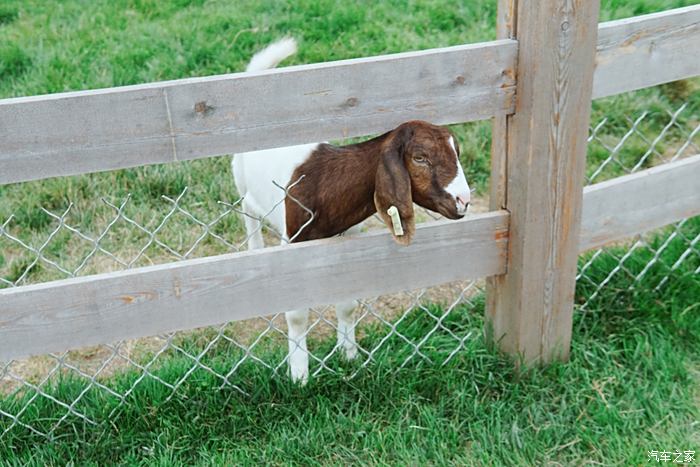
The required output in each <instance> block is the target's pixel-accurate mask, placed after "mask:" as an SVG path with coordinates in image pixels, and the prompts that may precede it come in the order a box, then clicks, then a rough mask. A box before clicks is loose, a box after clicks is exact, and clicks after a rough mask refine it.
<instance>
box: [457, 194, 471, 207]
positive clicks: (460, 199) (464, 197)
mask: <svg viewBox="0 0 700 467" xmlns="http://www.w3.org/2000/svg"><path fill="white" fill-rule="evenodd" d="M469 201H471V196H470V195H469V193H462V194H459V195H457V204H461V205H462V206H464V208H465V209H466V208H467V206H469Z"/></svg>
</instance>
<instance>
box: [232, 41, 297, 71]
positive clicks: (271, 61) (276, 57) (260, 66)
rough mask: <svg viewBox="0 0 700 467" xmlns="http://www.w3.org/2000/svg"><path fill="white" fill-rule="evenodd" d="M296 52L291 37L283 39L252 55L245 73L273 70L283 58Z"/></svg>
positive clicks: (295, 42) (295, 46) (294, 42)
mask: <svg viewBox="0 0 700 467" xmlns="http://www.w3.org/2000/svg"><path fill="white" fill-rule="evenodd" d="M296 51H297V41H295V40H294V39H292V38H291V37H285V38H284V39H281V40H278V41H277V42H274V43H272V44H270V45H268V46H267V47H265V48H264V49H263V50H261V51H260V52H258V53H256V54H255V55H253V58H251V59H250V62H249V63H248V67H247V68H246V69H245V71H248V72H253V71H262V70H268V69H270V68H274V67H276V66H277V64H279V62H281V61H282V60H284V59H285V58H287V57H289V56H290V55H294V54H295V53H296Z"/></svg>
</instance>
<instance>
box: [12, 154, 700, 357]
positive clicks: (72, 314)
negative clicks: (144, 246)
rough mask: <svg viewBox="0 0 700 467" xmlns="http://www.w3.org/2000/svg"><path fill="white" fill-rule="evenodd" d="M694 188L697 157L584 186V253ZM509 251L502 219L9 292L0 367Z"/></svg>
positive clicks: (472, 266)
mask: <svg viewBox="0 0 700 467" xmlns="http://www.w3.org/2000/svg"><path fill="white" fill-rule="evenodd" d="M699 179H700V155H696V156H693V157H690V158H687V159H682V160H679V161H676V162H672V163H668V164H664V165H662V166H658V167H653V168H650V169H647V170H644V171H640V172H637V173H634V174H630V175H626V176H623V177H619V178H615V179H613V180H608V181H605V182H602V183H598V184H596V185H592V186H589V187H586V189H585V190H584V204H583V217H582V221H581V234H580V243H579V250H580V251H581V252H583V251H586V250H588V249H591V248H596V247H600V246H602V245H604V244H606V243H610V242H613V241H616V240H619V239H621V238H623V237H628V236H631V235H635V234H640V233H644V232H646V231H649V230H652V229H654V228H657V227H660V226H663V225H666V224H669V223H672V222H674V221H678V220H681V219H684V218H686V217H691V216H694V215H698V214H700V190H698V189H697V180H699ZM507 244H508V214H507V213H506V212H505V211H496V212H491V213H487V214H481V215H477V216H475V217H473V218H470V219H467V220H464V221H457V222H455V221H441V222H437V223H433V224H428V225H422V226H419V227H418V230H417V233H416V236H415V240H414V244H413V245H412V246H411V247H409V248H403V247H399V246H397V245H395V244H394V243H393V242H392V241H391V237H390V236H389V235H387V234H385V233H384V232H375V233H368V234H364V235H360V236H358V237H351V238H344V239H342V240H341V239H338V238H334V239H326V240H317V241H312V242H303V243H299V244H294V245H291V246H285V247H274V248H266V249H264V250H254V251H251V252H244V253H235V254H227V255H220V256H213V257H207V258H201V259H193V260H185V261H181V262H177V263H169V264H163V265H158V266H151V267H145V268H138V269H131V270H126V271H120V272H115V273H106V274H98V275H92V276H86V277H78V278H74V279H66V280H59V281H54V282H48V283H43V284H37V285H28V286H21V287H15V288H9V289H2V290H0V303H1V304H2V305H0V311H2V320H0V336H2V339H1V340H0V360H9V359H13V358H19V357H24V356H28V355H34V354H41V353H46V352H58V351H63V350H67V349H70V348H77V347H82V346H86V345H93V344H101V343H109V342H113V341H116V340H120V339H129V338H137V337H144V336H149V335H154V334H158V333H164V332H170V331H175V330H181V329H190V328H195V327H201V326H206V325H211V324H218V323H222V322H226V321H232V320H242V319H246V318H251V317H254V316H260V315H265V314H272V313H276V312H280V311H286V310H289V309H294V308H299V307H302V306H315V305H322V304H327V303H332V302H334V301H342V300H347V299H353V298H365V297H369V296H373V295H377V294H383V293H392V292H396V291H399V290H405V289H413V288H419V287H427V286H432V285H436V284H441V283H445V282H449V281H453V280H458V279H460V280H461V279H471V278H478V277H484V276H491V275H497V274H502V273H504V272H505V268H506V252H507ZM456 258H457V259H458V260H457V261H456V260H455V259H456ZM260 290H267V291H274V293H266V294H261V293H260Z"/></svg>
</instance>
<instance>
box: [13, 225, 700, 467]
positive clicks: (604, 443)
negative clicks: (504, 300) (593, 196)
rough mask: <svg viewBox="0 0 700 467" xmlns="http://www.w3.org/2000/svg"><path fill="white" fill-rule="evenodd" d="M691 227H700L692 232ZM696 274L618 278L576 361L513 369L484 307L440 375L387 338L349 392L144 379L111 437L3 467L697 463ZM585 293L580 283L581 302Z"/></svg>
mask: <svg viewBox="0 0 700 467" xmlns="http://www.w3.org/2000/svg"><path fill="white" fill-rule="evenodd" d="M689 222H691V223H692V224H694V225H691V226H689V228H692V229H694V231H696V232H697V231H698V230H700V219H697V218H696V219H695V220H691V221H689ZM660 238H661V237H660ZM654 241H655V240H653V239H652V240H651V244H652V245H655V244H654ZM683 245H684V242H676V243H674V244H672V245H671V246H670V247H669V248H668V249H667V250H666V251H665V253H664V255H663V256H662V257H661V260H662V262H663V261H665V262H667V263H668V262H669V261H672V260H673V259H674V258H676V257H677V255H678V254H679V253H680V251H681V249H684V248H685V247H684V246H683ZM655 246H658V244H656V245H655ZM624 251H625V250H624V249H622V248H619V249H618V250H617V251H616V250H614V249H613V250H611V253H613V254H614V253H617V254H618V255H619V254H622V253H623V252H624ZM642 254H643V253H642ZM645 259H647V258H643V257H642V258H640V260H639V261H632V262H631V263H629V264H627V267H628V269H629V272H630V273H631V274H638V273H639V272H640V271H641V270H642V269H643V267H644V266H645V265H646V261H644V260H645ZM616 264H617V261H616V260H615V259H614V257H613V256H612V255H603V256H601V257H599V258H598V259H597V260H596V261H595V262H594V263H593V265H592V266H590V267H589V269H588V274H589V275H591V277H593V278H599V276H601V277H603V276H605V275H607V274H608V273H609V272H610V270H611V269H612V268H613V267H614V266H616ZM698 266H700V258H698V257H697V256H696V257H694V258H693V259H691V260H690V261H687V262H685V263H683V264H682V265H681V267H680V268H678V269H676V270H675V271H674V272H673V273H672V274H671V277H670V281H669V282H668V286H667V287H664V288H662V289H660V291H654V290H653V289H654V286H655V284H658V282H659V281H660V280H661V279H662V278H663V277H666V276H667V274H668V267H666V266H663V264H662V263H659V264H658V266H657V267H654V268H652V269H651V270H649V272H648V273H647V274H646V275H645V276H644V277H643V280H642V282H641V283H640V284H639V285H638V286H637V287H635V288H634V289H631V290H630V288H629V285H630V283H631V281H630V279H629V277H628V276H627V275H625V274H620V275H618V276H616V277H614V279H613V280H612V281H611V282H610V283H609V284H608V286H607V287H606V288H605V289H604V290H603V292H602V293H600V294H599V295H598V296H597V297H596V298H595V299H594V300H593V301H592V302H590V303H589V305H588V308H587V311H585V312H582V313H578V314H577V315H576V318H575V323H574V325H575V328H576V333H575V334H574V340H573V345H572V355H571V362H570V363H569V364H555V365H552V366H550V367H548V368H545V369H533V370H529V371H527V372H521V373H518V372H516V371H515V370H514V366H513V365H512V363H510V362H509V361H508V360H506V359H504V358H502V357H501V356H499V355H497V354H496V353H493V352H491V351H489V350H488V349H487V348H486V346H485V345H484V342H483V340H482V338H481V337H480V336H481V333H480V330H481V328H482V324H483V323H482V318H481V317H482V315H483V300H481V299H479V300H476V302H477V305H476V306H475V307H473V308H467V307H464V308H462V309H459V310H455V312H453V313H451V314H450V315H449V316H448V318H447V320H448V321H447V322H446V323H445V324H446V325H447V326H450V328H451V329H453V330H455V331H456V332H458V333H461V334H464V333H466V332H468V331H474V336H475V337H474V338H473V339H470V340H468V341H467V343H466V348H465V349H464V350H463V351H461V352H459V353H458V354H456V356H455V357H454V358H453V359H452V360H450V361H449V362H448V363H447V364H446V365H444V366H440V365H433V364H426V362H424V361H422V360H420V359H414V360H412V362H411V363H410V364H409V366H408V367H406V368H404V369H402V370H399V371H397V370H396V368H397V367H398V366H399V365H400V364H401V362H403V360H404V359H405V357H406V356H407V355H408V353H410V352H411V351H412V349H411V348H410V347H408V346H406V345H405V343H404V341H402V340H400V339H398V338H396V339H390V340H389V341H387V342H386V343H385V345H384V347H383V348H382V350H381V351H380V352H378V353H377V354H376V361H375V362H374V364H372V365H371V366H369V367H368V368H367V369H365V370H362V371H361V372H360V373H359V375H358V376H357V377H355V378H353V379H350V380H347V379H346V378H344V377H343V373H344V372H345V373H346V374H347V373H348V372H349V371H352V369H353V367H352V365H349V364H347V363H343V362H339V361H331V362H330V364H331V366H332V367H334V368H336V369H337V370H338V371H339V372H340V375H337V376H333V375H324V376H322V377H319V378H314V379H312V381H311V382H310V383H309V384H308V385H307V386H306V387H303V388H300V387H297V386H295V385H293V384H291V383H290V382H289V380H287V379H286V378H280V377H276V378H275V377H271V376H272V375H271V374H270V373H269V372H268V371H265V370H261V368H260V367H259V366H257V365H250V366H243V367H241V369H240V370H239V373H237V374H236V377H235V380H234V381H233V382H234V384H237V385H239V386H240V387H241V388H242V389H243V390H244V391H245V392H247V393H248V394H247V395H243V394H241V393H240V392H238V391H236V390H233V389H224V390H217V389H216V388H217V387H218V386H219V384H220V380H219V379H217V378H215V377H214V376H212V375H211V373H209V372H206V371H203V370H197V371H196V372H194V373H193V374H192V375H191V376H190V377H189V378H188V379H187V380H186V381H185V383H184V384H183V385H182V386H181V387H180V388H179V390H178V391H177V396H176V397H175V398H173V399H171V400H167V397H168V396H169V395H170V390H168V389H167V388H165V386H163V385H161V384H160V383H158V382H157V381H156V380H155V379H152V378H146V379H145V380H144V381H142V382H141V383H140V384H139V385H138V386H136V390H135V391H134V392H133V393H132V394H131V396H130V398H129V399H128V400H127V403H126V404H124V405H122V406H121V407H119V408H118V409H117V412H116V415H115V416H113V417H112V418H111V419H110V422H109V423H108V424H105V425H101V426H98V427H94V426H91V425H88V424H86V423H85V422H83V421H82V420H80V419H75V418H69V419H68V421H67V422H66V423H64V424H63V425H61V426H60V427H59V429H58V430H57V432H56V433H55V441H53V442H47V441H46V440H45V439H43V438H40V437H38V436H33V435H32V434H31V433H29V432H27V431H24V430H13V431H11V432H9V433H8V435H6V437H5V439H4V440H3V441H4V444H2V445H0V459H3V458H4V459H6V460H7V462H8V463H9V464H15V465H22V464H25V463H28V464H31V465H52V464H64V463H71V462H72V463H74V464H75V465H102V464H106V463H108V464H112V463H118V464H128V465H153V464H156V465H173V464H177V465H181V464H183V465H184V464H186V465H222V464H225V465H241V464H259V463H265V464H269V463H273V464H290V463H293V464H304V465H318V464H329V463H332V464H346V463H358V464H365V463H367V464H382V465H384V464H402V465H406V464H415V463H421V464H424V463H431V464H440V465H444V464H458V465H542V464H544V463H546V462H557V463H560V464H573V465H580V464H583V463H586V462H591V463H602V464H605V465H611V464H617V465H633V464H635V465H638V464H643V463H645V462H646V461H647V451H649V450H664V449H665V450H670V451H673V450H674V449H679V450H698V448H700V430H698V426H697V424H698V421H697V420H698V416H699V415H700V413H699V411H698V407H697V400H698V396H699V395H700V394H699V393H698V390H697V382H698V376H699V373H698V372H699V371H700V352H698V349H699V344H700V315H699V314H698V313H697V311H698V310H697V309H698V301H697V297H699V296H700V280H698V277H697V275H696V274H694V273H693V270H694V268H696V267H698ZM590 294H591V290H590V288H588V287H585V286H583V285H581V284H580V286H579V289H578V290H577V299H579V300H584V299H585V298H587V297H589V296H590ZM434 324H435V323H434V321H433V320H432V319H430V318H429V317H428V315H427V314H425V313H413V314H411V315H410V318H409V319H408V320H406V321H404V322H402V323H401V325H400V328H399V330H400V331H401V332H402V333H403V334H405V335H406V336H408V337H409V338H412V339H416V340H418V339H420V338H421V337H422V336H424V335H425V334H426V332H427V331H428V330H429V329H430V328H432V326H434ZM381 337H383V334H382V332H381V329H379V328H370V329H368V331H367V333H366V335H365V337H364V338H363V339H362V341H361V344H362V346H363V347H365V348H371V347H373V346H374V345H376V344H377V342H378V341H379V339H380V338H381ZM454 344H455V342H454V341H453V340H452V339H451V338H450V337H449V336H446V335H444V334H442V335H440V334H438V335H436V336H435V337H434V338H432V339H431V340H430V341H428V342H427V343H426V344H425V345H424V347H423V349H422V350H423V352H424V353H425V354H426V355H427V356H428V357H429V358H431V359H432V360H433V361H437V362H440V361H443V360H444V359H445V357H446V356H447V355H448V354H449V353H450V352H451V350H452V349H453V348H454ZM315 345H316V346H318V345H327V346H331V345H332V342H331V341H329V340H327V341H324V342H320V343H316V344H315ZM232 352H233V353H235V350H231V349H228V350H226V348H221V349H219V348H217V349H215V350H213V351H212V352H209V353H207V354H206V356H205V357H204V359H203V361H202V362H203V363H204V364H205V365H207V366H209V367H211V368H213V369H214V370H217V371H219V372H223V373H225V372H226V371H227V369H228V368H229V367H230V365H231V361H232V359H233V358H234V357H235V356H234V355H232ZM283 352H284V348H283V346H270V347H267V348H265V349H262V350H260V351H259V355H261V356H262V358H263V359H266V358H268V357H270V355H269V354H270V353H275V354H280V355H277V356H276V357H277V358H279V357H281V353H283ZM266 354H267V355H266ZM191 363H192V362H191V360H189V359H185V358H183V357H181V358H170V359H167V360H166V361H164V363H163V365H162V366H160V367H158V368H157V369H156V370H154V371H153V374H154V375H155V376H158V377H160V378H162V379H164V380H166V381H172V380H173V379H177V377H179V376H180V375H182V374H183V373H184V371H185V370H186V369H188V368H189V367H190V366H191ZM138 376H139V373H136V372H133V371H127V372H125V373H123V374H120V375H117V376H113V377H111V379H110V380H109V384H110V386H111V387H112V388H114V389H115V390H116V391H118V392H124V391H125V390H126V389H128V388H129V387H131V385H132V384H133V382H134V380H135V379H136V378H137V377H138ZM83 388H84V382H83V381H81V380H78V379H72V378H70V377H67V378H65V379H59V380H56V381H54V383H53V384H52V385H50V386H49V387H48V388H47V389H46V390H47V391H48V392H49V393H51V394H54V395H55V396H56V397H57V398H59V399H60V400H66V401H71V400H73V399H75V397H76V396H77V395H78V394H79V393H80V392H81V391H82V390H83ZM27 397H28V396H27ZM23 402H25V401H24V400H21V399H17V400H13V401H2V402H0V409H2V410H6V411H9V412H10V413H15V412H16V410H17V409H18V407H19V406H21V404H22V403H23ZM13 404H17V405H16V406H14V405H13ZM116 406H117V400H116V399H115V398H111V397H110V396H109V395H107V394H106V393H105V392H104V391H96V390H92V391H90V392H89V393H88V394H87V395H86V396H85V398H84V399H83V400H81V402H80V406H79V409H80V410H81V411H82V412H83V413H86V414H87V415H88V416H90V417H94V418H95V419H106V418H107V416H108V415H109V414H110V412H111V411H112V410H113V409H114V408H115V407H116ZM63 412H64V411H63V410H57V408H56V406H55V405H54V404H53V402H51V401H49V400H48V399H45V398H39V399H38V400H37V401H36V402H35V403H34V404H33V405H32V407H31V409H30V410H29V411H28V413H25V415H24V416H23V418H22V420H23V421H24V422H25V423H29V424H31V425H32V426H36V427H39V428H41V427H48V426H50V425H51V424H52V423H54V422H55V421H56V419H57V418H58V417H59V416H61V415H62V414H63ZM6 422H7V420H0V423H6ZM1 428H2V425H1V424H0V429H1Z"/></svg>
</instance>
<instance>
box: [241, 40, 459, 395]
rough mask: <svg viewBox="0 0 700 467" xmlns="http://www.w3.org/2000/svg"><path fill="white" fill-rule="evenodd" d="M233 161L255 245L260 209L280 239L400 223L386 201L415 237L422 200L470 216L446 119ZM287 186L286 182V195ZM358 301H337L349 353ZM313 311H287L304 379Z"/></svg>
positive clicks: (287, 51) (262, 65)
mask: <svg viewBox="0 0 700 467" xmlns="http://www.w3.org/2000/svg"><path fill="white" fill-rule="evenodd" d="M295 51H296V44H295V42H294V41H293V40H292V39H284V40H282V41H279V42H276V43H274V44H272V45H270V46H268V47H267V48H266V49H264V50H262V51H261V52H259V53H257V54H256V55H255V56H254V57H253V59H252V60H251V62H250V64H249V65H248V68H247V71H258V70H263V69H267V68H271V67H274V66H275V65H276V64H277V63H279V62H280V61H282V60H283V59H284V58H286V57H287V56H289V55H291V54H293V53H294V52H295ZM232 167H233V174H234V178H235V182H236V186H237V188H238V191H239V194H240V196H241V197H242V202H241V207H242V210H243V212H244V213H245V214H246V215H245V216H244V222H245V227H246V232H247V234H248V248H249V249H256V248H262V247H264V241H263V237H262V232H261V225H260V221H259V220H257V219H256V217H257V218H262V217H265V219H266V220H267V221H268V222H269V223H270V224H271V225H272V226H273V228H274V229H275V230H277V232H278V233H280V236H281V238H282V243H287V242H300V241H305V240H312V239H318V238H325V237H331V236H333V235H337V234H340V233H343V232H346V233H356V232H358V231H359V224H360V223H361V222H362V221H364V220H365V219H367V218H368V217H369V216H371V215H372V214H374V213H375V212H377V213H379V215H380V217H381V218H382V219H383V220H384V222H385V223H386V224H387V226H392V225H393V224H392V220H391V217H390V215H389V214H388V213H387V211H388V210H389V208H390V207H392V206H393V207H395V208H393V209H397V210H398V217H399V221H400V224H401V229H402V230H403V235H397V231H396V229H393V228H390V231H391V233H392V235H393V238H394V240H395V241H396V242H398V243H399V244H402V245H408V244H410V242H411V239H412V238H413V235H414V233H415V221H414V212H413V203H414V202H415V203H416V204H418V205H420V206H422V207H425V208H427V209H430V210H432V211H436V212H438V213H440V214H442V215H443V216H445V217H447V218H449V219H459V218H462V217H463V216H464V215H465V213H466V211H467V206H468V205H469V202H470V190H469V185H468V184H467V180H466V177H465V176H464V171H463V170H462V167H461V166H460V163H459V146H458V144H457V141H456V139H455V138H454V136H453V135H452V134H451V133H450V131H449V130H448V129H446V128H443V127H439V126H435V125H432V124H430V123H428V122H424V121H418V120H415V121H409V122H406V123H403V124H401V125H399V126H398V127H397V128H395V129H394V130H391V131H389V132H387V133H384V134H383V135H381V136H378V137H376V138H373V139H370V140H368V141H365V142H362V143H358V144H351V145H348V146H342V147H338V146H333V145H330V144H327V143H313V144H303V145H297V146H289V147H282V148H276V149H268V150H261V151H253V152H247V153H242V154H236V155H235V156H234V158H233V162H232ZM275 184H276V185H277V186H275ZM280 187H285V188H286V195H285V197H284V203H281V202H280V200H281V195H282V190H281V189H280ZM354 307H355V301H350V302H345V303H339V304H336V315H337V318H338V327H337V334H338V346H339V347H342V348H343V349H344V353H345V357H346V358H347V359H348V360H352V359H354V358H355V357H356V356H357V345H356V342H355V329H354V322H353V318H352V312H353V309H354ZM308 316H309V310H307V309H304V310H294V311H288V312H287V313H286V319H287V326H288V343H289V369H290V375H291V378H292V380H294V381H299V382H302V383H305V382H306V381H307V378H308V366H309V362H308V352H307V347H306V336H305V333H306V329H307V324H308V323H307V322H308Z"/></svg>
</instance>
